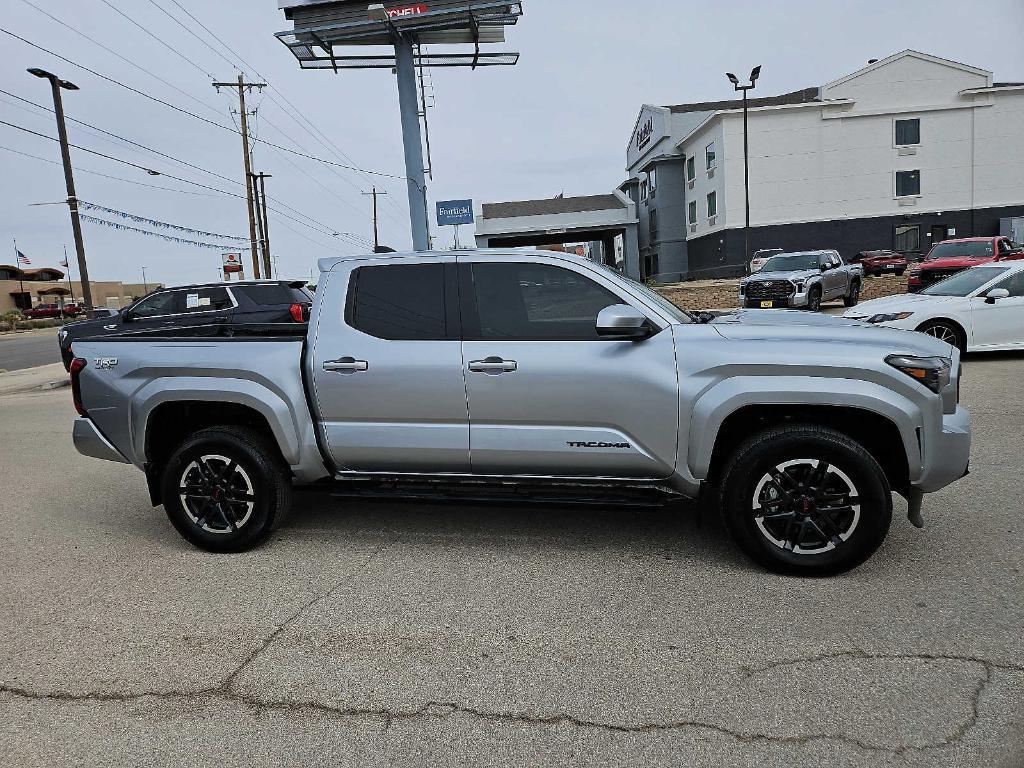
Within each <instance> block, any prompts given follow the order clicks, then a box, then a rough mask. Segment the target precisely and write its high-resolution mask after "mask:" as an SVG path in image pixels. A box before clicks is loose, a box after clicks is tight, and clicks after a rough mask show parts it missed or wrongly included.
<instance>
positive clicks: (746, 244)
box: [725, 65, 761, 270]
mask: <svg viewBox="0 0 1024 768" xmlns="http://www.w3.org/2000/svg"><path fill="white" fill-rule="evenodd" d="M760 75H761V66H760V65H758V66H756V67H754V68H753V69H752V70H751V72H750V85H740V81H739V78H737V77H736V75H734V74H733V73H732V72H726V73H725V76H726V77H728V78H729V82H730V83H732V85H733V88H734V89H735V90H737V91H742V92H743V196H744V200H745V207H746V212H745V220H744V224H743V267H744V270H746V268H747V265H748V264H750V139H749V131H748V130H747V91H750V90H753V88H754V86H755V83H757V78H758V77H760Z"/></svg>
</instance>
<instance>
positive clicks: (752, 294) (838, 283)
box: [740, 251, 864, 312]
mask: <svg viewBox="0 0 1024 768" xmlns="http://www.w3.org/2000/svg"><path fill="white" fill-rule="evenodd" d="M862 285H864V268H863V267H862V266H861V265H860V264H847V263H846V262H844V261H843V257H842V256H840V255H839V252H838V251H797V252H795V253H778V254H776V255H774V256H772V257H771V258H770V259H768V261H766V262H765V263H764V266H762V267H761V269H760V270H759V271H758V272H756V273H754V274H752V275H750V276H749V277H745V278H744V279H743V280H741V281H740V306H741V307H750V308H758V309H782V308H784V307H803V308H804V309H809V310H811V311H812V312H817V311H818V310H819V309H821V303H822V302H823V301H834V300H835V299H842V300H843V304H845V305H846V306H848V307H853V306H856V304H857V302H858V301H860V289H861V286H862Z"/></svg>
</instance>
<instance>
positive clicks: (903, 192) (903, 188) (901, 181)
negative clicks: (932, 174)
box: [896, 171, 921, 197]
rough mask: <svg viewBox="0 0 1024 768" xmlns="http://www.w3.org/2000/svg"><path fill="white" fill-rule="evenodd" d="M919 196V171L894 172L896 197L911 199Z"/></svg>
mask: <svg viewBox="0 0 1024 768" xmlns="http://www.w3.org/2000/svg"><path fill="white" fill-rule="evenodd" d="M920 194H921V172H920V171H896V197H913V196H915V195H920Z"/></svg>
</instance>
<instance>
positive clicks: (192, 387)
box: [130, 376, 301, 466]
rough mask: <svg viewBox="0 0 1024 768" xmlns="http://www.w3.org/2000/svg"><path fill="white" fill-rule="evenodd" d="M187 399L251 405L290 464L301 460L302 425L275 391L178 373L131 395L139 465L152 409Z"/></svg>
mask: <svg viewBox="0 0 1024 768" xmlns="http://www.w3.org/2000/svg"><path fill="white" fill-rule="evenodd" d="M187 401H199V402H207V403H231V404H236V405H242V406H246V407H248V408H251V409H252V410H254V411H256V412H257V413H259V414H260V415H261V416H263V418H264V419H266V420H267V424H268V425H269V426H270V430H271V432H272V433H273V435H274V440H275V441H276V442H277V445H278V448H279V449H280V451H281V455H282V457H283V458H284V460H285V461H286V462H287V463H288V464H297V463H299V461H300V460H301V441H300V430H299V427H298V425H297V424H296V423H295V419H294V415H293V414H292V411H291V409H290V408H289V406H288V403H287V402H285V400H284V399H283V398H282V397H281V396H280V395H278V394H277V393H276V392H274V391H273V390H271V389H269V388H268V387H265V386H263V385H262V384H259V383H257V382H255V381H247V380H245V379H220V378H218V379H210V378H206V377H202V376H182V377H178V376H175V377H166V378H164V377H161V378H157V379H153V380H152V381H149V382H147V384H146V385H145V386H144V387H142V388H141V389H140V390H139V391H138V392H136V393H135V394H134V395H133V396H132V398H131V402H132V412H131V417H130V418H131V426H132V429H131V436H132V447H131V448H132V453H133V454H134V459H135V460H134V463H135V464H136V465H137V466H142V465H143V464H145V462H146V436H147V434H148V429H149V420H150V417H151V416H152V414H153V412H154V411H155V410H156V409H157V408H158V407H159V406H161V405H164V404H165V403H180V402H187Z"/></svg>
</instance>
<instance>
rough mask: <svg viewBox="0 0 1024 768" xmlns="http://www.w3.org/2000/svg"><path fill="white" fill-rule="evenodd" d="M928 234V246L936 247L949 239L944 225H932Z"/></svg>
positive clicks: (947, 228) (947, 230)
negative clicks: (929, 234) (929, 235)
mask: <svg viewBox="0 0 1024 768" xmlns="http://www.w3.org/2000/svg"><path fill="white" fill-rule="evenodd" d="M929 232H930V233H931V237H929V238H928V245H936V244H938V243H941V242H942V241H943V240H945V239H946V238H947V237H949V227H947V226H946V225H945V224H933V225H932V228H931V230H929Z"/></svg>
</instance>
